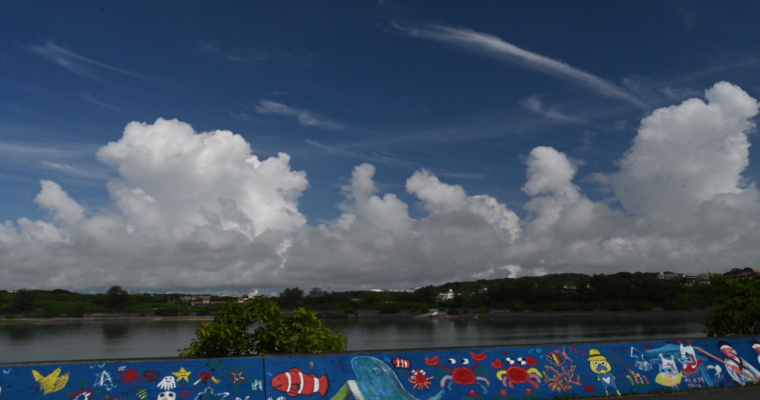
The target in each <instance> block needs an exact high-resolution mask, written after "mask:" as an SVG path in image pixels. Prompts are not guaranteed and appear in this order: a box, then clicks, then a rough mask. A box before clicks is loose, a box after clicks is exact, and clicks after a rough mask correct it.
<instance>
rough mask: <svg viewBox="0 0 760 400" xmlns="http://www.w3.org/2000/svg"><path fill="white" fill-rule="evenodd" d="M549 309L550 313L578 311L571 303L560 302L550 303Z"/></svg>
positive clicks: (576, 305) (575, 305)
mask: <svg viewBox="0 0 760 400" xmlns="http://www.w3.org/2000/svg"><path fill="white" fill-rule="evenodd" d="M551 309H552V311H573V310H577V309H578V304H577V303H573V302H572V301H560V302H557V303H552V305H551Z"/></svg>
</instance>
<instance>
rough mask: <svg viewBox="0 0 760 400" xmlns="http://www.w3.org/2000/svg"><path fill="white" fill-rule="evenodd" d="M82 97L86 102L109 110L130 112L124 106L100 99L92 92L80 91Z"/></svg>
mask: <svg viewBox="0 0 760 400" xmlns="http://www.w3.org/2000/svg"><path fill="white" fill-rule="evenodd" d="M82 99H84V100H85V101H87V102H88V103H92V104H95V105H96V106H100V107H103V108H106V109H109V110H111V111H118V112H121V113H126V114H131V113H132V112H131V111H129V110H127V109H126V108H122V107H119V106H116V105H113V104H110V103H106V102H104V101H102V100H100V99H98V98H97V97H96V96H95V95H94V94H92V93H82Z"/></svg>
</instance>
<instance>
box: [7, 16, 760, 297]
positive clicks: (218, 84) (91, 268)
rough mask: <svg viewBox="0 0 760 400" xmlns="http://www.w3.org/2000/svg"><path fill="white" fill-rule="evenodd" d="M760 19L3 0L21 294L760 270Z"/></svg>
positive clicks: (10, 231) (12, 249)
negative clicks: (757, 265)
mask: <svg viewBox="0 0 760 400" xmlns="http://www.w3.org/2000/svg"><path fill="white" fill-rule="evenodd" d="M759 11H760V6H758V5H757V4H755V3H754V2H732V3H730V4H728V5H724V4H718V3H715V2H696V1H689V2H679V1H667V2H663V1H638V2H626V3H622V2H591V1H588V2H559V1H534V2H519V3H516V2H496V1H492V2H486V1H482V2H424V1H423V2H400V1H352V2H340V3H327V4H325V3H316V2H308V1H302V2H291V1H286V2H276V3H272V4H267V3H258V2H256V3H246V4H241V3H232V2H230V3H219V2H203V1H183V2H179V1H177V2H171V1H170V2H161V3H155V2H130V3H119V2H108V1H106V2H78V3H76V4H70V3H49V2H35V1H11V2H9V1H0V19H1V20H2V23H1V24H0V38H2V40H0V110H1V111H0V222H1V221H5V223H4V225H3V227H4V228H3V230H2V231H0V265H1V266H2V268H0V269H2V270H3V271H0V277H1V278H2V279H0V282H3V283H2V284H0V288H6V289H14V288H17V287H22V286H24V287H27V286H29V287H31V286H36V287H41V288H53V287H65V288H73V289H77V290H99V289H100V288H103V287H108V286H110V285H112V284H121V285H122V286H125V287H129V288H134V289H138V288H145V289H151V290H174V289H177V290H179V289H187V290H196V289H197V290H201V289H203V290H219V291H225V290H227V291H235V290H243V289H244V288H249V287H260V288H262V289H263V290H265V291H266V290H271V291H277V290H279V289H281V288H283V287H286V286H293V285H300V286H302V287H309V286H316V285H319V286H322V287H331V288H333V289H336V290H339V289H348V288H358V287H365V288H369V287H389V288H406V287H413V286H419V285H422V284H438V283H442V282H445V281H448V280H469V279H476V278H480V277H503V276H522V275H530V274H545V273H551V272H571V271H572V272H586V273H608V272H614V271H618V270H642V271H660V270H663V269H670V270H677V271H682V272H703V271H707V270H710V269H711V270H713V271H718V270H720V271H721V272H722V271H723V270H725V269H728V268H731V267H733V266H736V267H741V268H743V267H746V266H753V264H752V262H753V261H752V259H753V258H754V257H756V256H757V254H755V253H754V250H753V243H755V242H753V240H754V238H753V237H750V236H748V235H747V234H740V235H738V236H739V237H735V238H732V239H728V238H727V237H726V235H719V234H718V233H719V232H723V229H726V230H728V231H731V230H733V231H735V232H744V231H742V230H741V229H738V228H737V227H736V221H743V222H744V223H745V224H749V225H747V226H744V228H742V229H754V226H755V225H753V224H754V221H756V220H758V221H760V213H759V212H758V211H757V210H758V207H760V206H758V204H760V203H758V202H757V201H756V200H757V199H755V198H754V197H753V196H755V192H756V189H755V187H754V182H755V180H756V179H757V175H758V169H757V167H756V164H757V162H756V161H757V160H756V157H754V155H753V152H752V151H751V149H750V148H749V147H748V146H749V143H751V142H752V141H754V139H755V138H756V135H755V133H754V125H753V124H754V121H755V120H756V114H757V112H756V110H755V109H754V108H753V107H754V105H753V104H754V103H753V102H754V99H755V98H757V97H758V96H760V93H758V92H760V82H759V81H758V74H757V70H758V66H760V52H758V47H757V40H756V38H757V37H758V34H759V33H760V32H758V31H760V28H758V26H757V24H756V23H755V21H756V20H757V17H758V13H759ZM719 82H725V84H723V86H720V85H718V86H715V85H716V84H718V83H719ZM708 90H714V91H713V95H712V97H710V96H707V97H706V91H708ZM697 101H698V102H702V105H700V104H697ZM705 103H706V104H707V106H706V107H708V108H705V109H702V108H700V107H702V106H704V105H705ZM711 105H712V106H714V107H713V109H716V110H718V111H717V112H718V114H716V115H713V116H712V117H710V118H708V117H706V115H712V114H710V112H711V111H710V110H712V109H711V108H709V106H711ZM720 105H723V106H720ZM731 107H736V109H733V108H731ZM658 110H665V111H663V112H664V113H665V114H667V115H666V116H664V117H663V116H662V115H661V113H660V114H658V113H659V111H658ZM667 110H670V111H669V112H668V111H667ZM737 110H739V111H737ZM753 110H754V111H753ZM682 111H683V112H682ZM661 117H663V118H661ZM646 118H649V121H650V122H651V124H650V125H651V126H650V128H651V129H649V130H647V129H643V128H644V127H645V126H649V125H647V124H644V123H642V120H645V119H646ZM700 118H707V119H705V121H702V120H700ZM159 119H162V121H163V122H161V123H159V122H157V121H158V120H159ZM174 119H176V120H177V121H176V122H172V121H171V120H174ZM716 121H717V122H716ZM132 122H138V123H144V124H143V125H139V124H135V125H132V126H133V127H134V132H135V133H134V135H135V136H134V137H131V138H128V137H127V135H126V133H125V132H126V131H125V127H127V125H128V124H130V123H132ZM712 122H715V125H714V126H713V125H712ZM184 124H189V125H184ZM138 125H139V126H138ZM189 126H192V131H188V129H190V128H189ZM702 128H704V129H702ZM695 129H696V130H697V131H699V132H698V133H693V131H694V130H695ZM219 130H221V131H230V132H232V133H233V134H236V135H239V136H232V135H222V134H218V135H217V134H214V133H213V132H216V131H219ZM703 130H704V132H702V131H703ZM650 131H651V132H655V133H654V136H652V134H649V136H647V132H650ZM188 132H190V133H188ZM202 132H212V133H210V134H208V135H207V136H203V135H199V134H200V133H202ZM162 135H163V136H162ZM162 137H163V138H164V139H165V140H164V139H161V138H162ZM653 137H654V139H652V138H653ZM203 138H205V139H203ZM236 138H239V139H241V140H242V141H241V140H237V139H236ZM206 139H208V140H206ZM212 142H213V143H212ZM109 143H113V145H109V146H110V147H108V148H106V146H107V145H108V144H109ZM245 143H247V144H248V145H250V149H248V148H247V147H246V146H247V145H246V144H245ZM658 143H664V144H663V145H662V146H659V145H658ZM215 146H216V147H215ZM136 149H142V150H139V151H138V150H136ZM178 149H180V150H178ZM204 149H205V153H204ZM146 152H147V153H146ZM172 152H174V153H172ZM148 153H150V154H151V155H150V156H148V155H147V154H148ZM170 153H171V154H173V156H172V155H170ZM280 153H284V154H286V156H285V157H286V158H287V159H285V158H283V156H278V154H280ZM203 154H206V156H203ZM246 154H247V156H246ZM714 154H718V155H719V156H718V157H717V158H716V159H713V155H714ZM233 155H236V156H237V157H239V159H236V158H235V157H236V156H233ZM251 155H255V156H256V157H257V158H258V159H259V160H260V161H264V160H267V159H271V160H272V165H274V164H276V165H277V166H276V167H272V168H273V169H272V170H268V169H264V168H257V169H256V171H257V172H255V173H253V172H251V171H253V170H247V169H246V168H253V167H251V166H252V165H254V164H255V163H250V162H245V161H244V160H245V159H247V158H248V157H250V156H251ZM146 157H147V158H146ZM156 157H158V158H156ZM172 157H174V158H172ZM203 157H208V158H203ZM234 160H238V161H239V162H238V163H235V162H233V161H234ZM223 161H229V165H227V164H225V163H224V162H223ZM275 161H276V162H275ZM223 164H224V165H227V166H226V167H220V165H223ZM265 164H266V163H265ZM364 164H367V165H364ZM655 167H656V168H655ZM188 171H192V172H188ZM246 171H247V172H246ZM671 172H672V173H671ZM251 174H253V175H251ZM257 174H258V175H257ZM679 174H680V175H679ZM254 175H255V177H253V176H254ZM414 177H417V178H418V179H416V180H415V178H414ZM41 181H42V183H41ZM177 182H181V183H182V184H181V185H180V184H179V183H177ZM262 182H265V183H262ZM410 182H411V183H410ZM175 183H176V185H175ZM679 185H682V189H684V190H681V191H677V190H675V189H674V188H677V187H679ZM691 188H695V189H693V190H686V189H691ZM452 193H455V194H452ZM128 195H129V196H133V195H134V196H138V197H139V199H140V200H135V199H136V198H133V197H129V196H128ZM140 196H142V197H140ZM447 196H449V197H447ZM450 196H454V197H450ZM478 196H480V197H478ZM453 198H456V200H451V199H453ZM441 199H449V200H450V201H449V200H446V201H443V200H441ZM146 204H149V205H151V206H150V207H154V208H150V209H149V208H145V207H148V206H147V205H146ZM484 207H485V208H484ZM489 207H490V208H489ZM486 209H488V210H490V211H484V210H486ZM202 210H205V211H202ZM206 211H208V213H206ZM233 215H237V216H242V217H241V218H243V219H242V220H236V219H235V218H237V217H233ZM399 215H401V217H399ZM671 217H672V218H671ZM352 218H353V219H352ZM563 218H565V219H566V220H567V221H566V220H565V219H563ZM573 218H575V219H573ZM584 218H586V219H584ZM669 218H670V219H669ZM579 219H580V220H579ZM22 220H23V221H22ZM243 220H245V221H247V222H240V221H243ZM236 221H237V222H236ZM563 221H564V222H563ZM573 221H574V222H573ZM651 221H655V222H656V224H655V226H654V227H651V226H652V225H651ZM747 221H752V222H747ZM573 223H576V225H572V224H573ZM658 223H659V224H660V225H657V224H658ZM246 224H248V225H246ZM563 224H565V225H563ZM568 224H570V225H568ZM716 224H717V225H716ZM650 227H651V229H650ZM212 228H213V229H217V231H214V232H213V233H211V232H206V233H202V231H203V229H212ZM505 232H507V233H505ZM695 232H697V233H699V234H697V233H695ZM748 232H749V231H748ZM204 234H207V235H210V236H209V237H214V238H216V240H218V242H215V243H214V244H209V242H208V241H207V240H205V239H201V238H200V237H201V236H202V235H204ZM51 235H52V236H51ZM110 235H112V236H110ZM122 235H126V236H122ZM199 235H201V236H199ZM236 235H237V236H236ZM365 235H366V237H365ZM715 235H717V236H719V238H718V239H716V238H715ZM227 236H229V237H228V238H227ZM238 236H239V237H238ZM221 237H225V238H227V239H228V240H229V242H228V241H225V240H227V239H224V240H223V239H219V238H221ZM360 238H366V239H361V240H360ZM456 238H461V239H462V240H459V241H456V240H455V239H456ZM354 239H356V240H357V241H356V242H354ZM386 241H387V242H386ZM146 243H151V245H147V244H146ZM192 243H195V244H196V245H199V246H200V244H203V245H202V246H201V247H199V248H198V249H194V250H193V251H198V254H200V256H198V257H191V256H189V255H188V254H195V253H193V252H192V251H191V252H187V251H185V250H186V247H185V246H189V245H191V244H192ZM452 243H456V245H453V244H452ZM144 246H148V247H144ZM368 246H369V247H368ZM409 246H415V247H414V248H410V247H409ZM754 247H757V246H754ZM370 248H371V249H370ZM621 248H622V249H625V251H623V253H624V254H622V253H620V252H618V250H619V249H621ZM420 249H423V250H420ZM455 249H456V250H455ZM547 249H552V250H551V251H548V250H547ZM615 249H617V250H615ZM449 251H453V253H451V254H449V253H448V252H449ZM222 253H224V254H223V255H220V254H222ZM135 254H139V256H135ZM241 260H244V261H241ZM127 271H131V272H129V273H128V272H127ZM135 271H139V272H140V273H139V274H135V273H134V272H135ZM391 271H396V272H394V273H390V274H389V272H391ZM134 275H138V276H139V277H135V276H134ZM389 275H390V276H389ZM176 276H181V277H182V278H181V279H176V278H172V277H176ZM209 276H213V278H209ZM230 282H234V283H230Z"/></svg>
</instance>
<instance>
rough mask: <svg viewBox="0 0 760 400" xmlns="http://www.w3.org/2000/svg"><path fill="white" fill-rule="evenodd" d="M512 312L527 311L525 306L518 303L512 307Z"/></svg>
mask: <svg viewBox="0 0 760 400" xmlns="http://www.w3.org/2000/svg"><path fill="white" fill-rule="evenodd" d="M509 309H510V310H512V311H525V305H524V304H523V303H520V302H516V303H514V304H512V307H510V308H509Z"/></svg>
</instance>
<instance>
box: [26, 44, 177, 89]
mask: <svg viewBox="0 0 760 400" xmlns="http://www.w3.org/2000/svg"><path fill="white" fill-rule="evenodd" d="M28 49H29V50H30V51H31V52H32V53H34V54H37V55H38V56H40V57H44V58H47V59H48V60H50V61H52V62H54V63H56V64H58V65H59V66H61V67H63V68H65V69H66V70H68V71H70V72H73V73H75V74H77V75H79V76H83V77H85V78H90V79H100V75H99V74H98V70H102V69H105V70H109V71H114V72H118V73H120V74H123V75H127V76H131V77H133V78H138V79H143V80H146V81H150V82H155V83H163V82H162V81H160V80H157V79H154V78H151V77H149V76H145V75H141V74H138V73H135V72H131V71H127V70H125V69H122V68H118V67H114V66H112V65H108V64H105V63H102V62H99V61H96V60H93V59H91V58H87V57H84V56H81V55H79V54H77V53H75V52H73V51H71V50H69V49H66V48H63V47H61V46H58V45H56V44H54V43H51V42H46V43H45V44H43V45H31V46H28Z"/></svg>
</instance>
